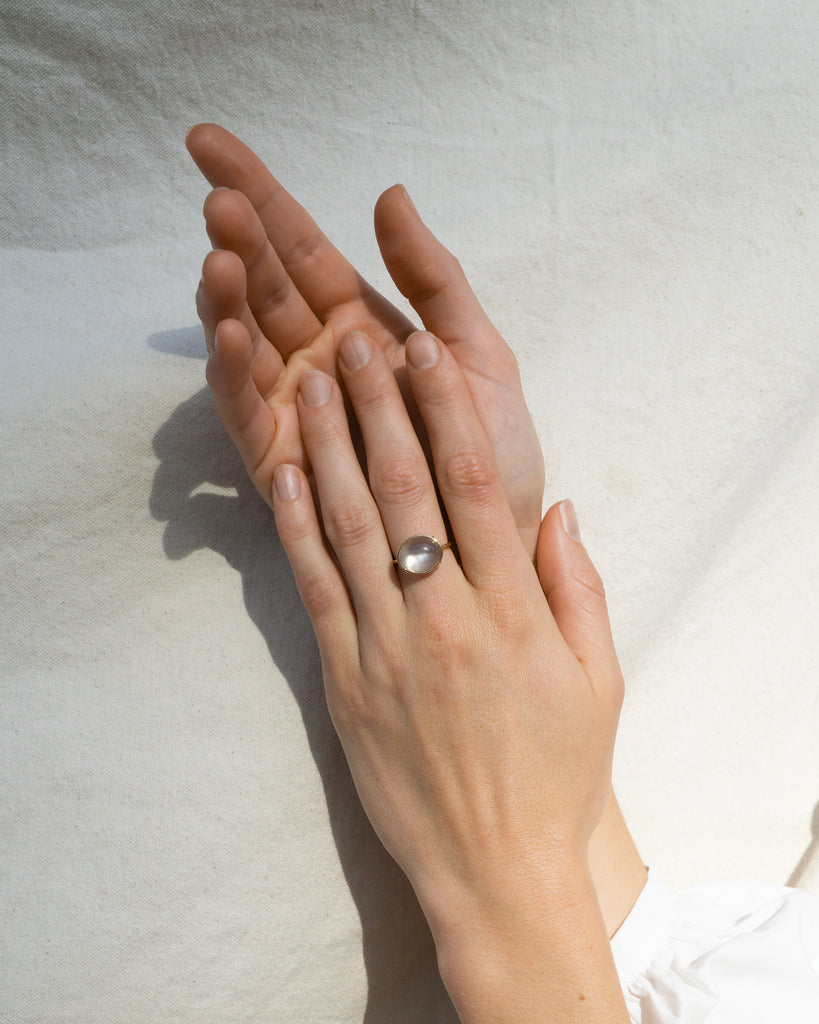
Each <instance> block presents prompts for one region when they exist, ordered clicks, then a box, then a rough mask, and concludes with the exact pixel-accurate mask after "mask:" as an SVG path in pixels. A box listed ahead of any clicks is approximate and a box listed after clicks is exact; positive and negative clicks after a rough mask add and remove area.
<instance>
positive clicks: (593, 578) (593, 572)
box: [571, 561, 606, 607]
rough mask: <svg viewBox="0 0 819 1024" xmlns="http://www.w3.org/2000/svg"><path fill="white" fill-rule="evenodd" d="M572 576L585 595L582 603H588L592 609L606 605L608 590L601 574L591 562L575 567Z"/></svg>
mask: <svg viewBox="0 0 819 1024" xmlns="http://www.w3.org/2000/svg"><path fill="white" fill-rule="evenodd" d="M571 575H572V579H573V580H574V581H575V583H577V585H578V587H579V588H580V592H581V594H582V595H583V596H582V597H581V601H584V603H585V602H586V601H587V602H588V605H589V606H590V607H595V606H599V605H600V604H601V603H602V604H605V603H606V588H605V586H604V584H603V580H602V579H601V577H600V573H599V572H598V571H597V569H595V567H594V566H593V565H592V563H591V562H589V561H584V562H583V563H582V564H581V565H575V566H573V567H572V569H571Z"/></svg>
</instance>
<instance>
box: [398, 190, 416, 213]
mask: <svg viewBox="0 0 819 1024" xmlns="http://www.w3.org/2000/svg"><path fill="white" fill-rule="evenodd" d="M401 188H402V190H403V192H404V198H405V199H406V201H407V202H408V203H409V206H410V209H411V210H413V211H414V212H415V213H418V211H417V210H416V209H415V203H414V202H413V201H412V196H411V195H410V194H409V192H407V188H406V186H405V185H402V186H401Z"/></svg>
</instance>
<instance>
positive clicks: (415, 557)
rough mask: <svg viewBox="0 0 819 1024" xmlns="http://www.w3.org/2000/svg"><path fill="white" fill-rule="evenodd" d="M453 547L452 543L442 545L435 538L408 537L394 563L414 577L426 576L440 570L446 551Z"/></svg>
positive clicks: (419, 535) (424, 536) (418, 535)
mask: <svg viewBox="0 0 819 1024" xmlns="http://www.w3.org/2000/svg"><path fill="white" fill-rule="evenodd" d="M451 547H452V541H447V543H446V544H442V543H441V542H440V541H439V540H438V539H437V538H435V537H428V536H427V535H426V534H424V533H418V534H416V535H415V536H414V537H407V539H406V540H405V541H404V543H403V544H402V545H401V547H400V548H399V549H398V551H397V553H396V555H395V558H393V560H392V561H393V564H394V565H397V566H399V567H400V568H401V569H403V570H404V572H409V573H412V575H413V576H425V575H426V574H427V573H428V572H432V570H433V569H437V568H438V566H439V565H440V564H441V559H442V558H443V557H444V551H446V549H447V548H451Z"/></svg>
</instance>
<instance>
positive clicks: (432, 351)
mask: <svg viewBox="0 0 819 1024" xmlns="http://www.w3.org/2000/svg"><path fill="white" fill-rule="evenodd" d="M406 345H407V349H406V350H407V359H408V360H409V363H410V366H411V367H412V368H413V369H414V370H427V369H429V367H430V366H434V365H435V364H436V363H437V362H438V356H439V355H440V353H439V351H438V341H437V339H436V338H434V337H433V336H432V335H431V334H427V332H426V331H416V332H415V334H411V335H410V336H409V337H408V338H407V343H406Z"/></svg>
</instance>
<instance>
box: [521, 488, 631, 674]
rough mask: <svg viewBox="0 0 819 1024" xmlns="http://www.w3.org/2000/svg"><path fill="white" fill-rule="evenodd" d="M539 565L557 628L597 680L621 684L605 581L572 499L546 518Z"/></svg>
mask: <svg viewBox="0 0 819 1024" xmlns="http://www.w3.org/2000/svg"><path fill="white" fill-rule="evenodd" d="M535 564H536V566H537V573H538V578H539V579H540V585H541V587H542V588H543V593H544V594H545V595H546V600H547V601H548V602H549V607H550V608H551V610H552V615H553V616H554V619H555V622H556V623H557V628H558V629H559V630H560V632H561V634H562V636H563V639H564V640H565V641H566V643H567V644H568V645H569V647H570V648H571V649H572V651H573V652H574V655H575V657H576V658H577V659H578V661H579V662H580V663H581V664H582V665H583V668H584V669H585V670H586V673H587V675H588V676H589V679H590V680H591V682H592V684H593V685H594V686H595V688H597V684H598V683H605V685H607V686H609V687H611V686H612V685H615V686H616V687H617V688H618V689H619V688H621V687H622V674H621V672H620V666H619V663H618V661H617V654H616V653H615V650H614V640H613V639H612V635H611V625H610V623H609V614H608V608H607V607H606V593H605V589H604V587H603V581H602V580H601V579H600V575H599V573H598V572H597V570H596V569H595V567H594V565H593V564H592V561H591V559H590V558H589V556H588V554H587V553H586V549H585V548H584V547H583V544H582V542H581V540H580V528H579V526H578V523H577V514H576V513H575V509H574V505H573V504H572V502H571V501H569V500H566V501H561V502H559V503H558V504H557V505H553V506H552V507H551V508H550V509H549V511H548V512H547V513H546V515H545V516H544V518H543V522H542V523H541V524H540V533H539V535H538V541H537V552H536V556H535Z"/></svg>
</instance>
